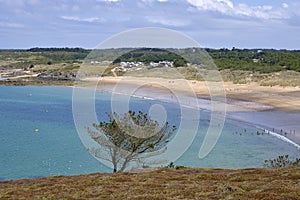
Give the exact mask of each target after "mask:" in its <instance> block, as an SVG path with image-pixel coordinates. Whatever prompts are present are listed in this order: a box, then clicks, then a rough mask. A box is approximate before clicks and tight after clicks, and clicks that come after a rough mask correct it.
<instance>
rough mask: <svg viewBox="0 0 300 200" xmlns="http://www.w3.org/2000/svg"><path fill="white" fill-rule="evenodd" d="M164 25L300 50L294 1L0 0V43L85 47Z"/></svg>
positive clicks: (212, 42)
mask: <svg viewBox="0 0 300 200" xmlns="http://www.w3.org/2000/svg"><path fill="white" fill-rule="evenodd" d="M143 27H163V28H169V29H172V30H176V31H180V32H182V33H184V34H186V35H188V36H189V37H192V38H193V39H195V40H196V41H197V42H199V44H200V45H201V46H202V47H212V48H223V47H225V48H232V47H238V48H276V49H281V48H286V49H300V1H299V0H252V1H251V0H249V1H248V0H173V1H171V0H136V1H132V0H82V1H80V0H60V1H58V0H0V41H1V42H0V48H2V49H3V48H30V47H36V46H39V47H84V48H94V47H95V46H97V45H98V44H99V43H100V42H102V41H103V40H105V39H107V38H109V37H111V36H112V35H115V34H117V33H119V32H122V31H126V30H128V29H133V28H143Z"/></svg>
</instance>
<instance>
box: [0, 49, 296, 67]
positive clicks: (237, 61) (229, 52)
mask: <svg viewBox="0 0 300 200" xmlns="http://www.w3.org/2000/svg"><path fill="white" fill-rule="evenodd" d="M176 54H177V55H176ZM208 55H209V56H210V57H209V56H208ZM32 56H35V57H32ZM29 57H31V59H30V62H34V63H33V64H47V63H48V64H49V63H60V62H80V61H82V60H84V59H87V60H94V61H113V62H114V63H118V62H121V61H140V62H146V63H149V62H151V61H153V62H157V61H174V62H175V61H176V66H180V65H183V66H184V65H185V64H186V63H187V62H189V63H192V64H203V65H205V64H207V63H208V62H210V61H211V59H213V61H214V63H215V64H216V65H217V67H218V68H219V69H220V70H222V69H231V70H245V71H258V72H261V73H269V72H277V71H285V70H293V71H298V72H300V50H285V49H283V50H276V49H237V48H232V49H225V48H223V49H210V48H206V49H200V48H186V49H163V50H160V49H153V48H152V49H151V48H143V49H133V48H132V49H130V48H124V49H123V48H120V49H101V50H93V51H92V50H88V49H83V48H67V47H66V48H37V47H36V48H31V49H27V50H0V59H6V58H11V59H20V58H21V59H22V60H25V62H26V61H27V60H26V58H29Z"/></svg>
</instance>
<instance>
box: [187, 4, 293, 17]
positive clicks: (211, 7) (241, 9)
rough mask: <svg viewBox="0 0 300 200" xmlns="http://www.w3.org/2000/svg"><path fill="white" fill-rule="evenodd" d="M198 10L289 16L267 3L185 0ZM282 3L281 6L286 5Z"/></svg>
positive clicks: (251, 15)
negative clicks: (256, 4) (250, 3)
mask: <svg viewBox="0 0 300 200" xmlns="http://www.w3.org/2000/svg"><path fill="white" fill-rule="evenodd" d="M187 2H188V3H189V4H191V5H193V6H195V7H196V8H197V9H198V10H203V11H215V12H219V13H222V14H225V15H229V16H242V17H254V18H259V19H285V18H288V17H289V16H288V15H287V13H286V12H283V11H282V9H281V8H274V7H272V6H269V5H262V6H249V5H247V4H242V3H240V4H237V5H234V3H233V2H232V1H230V0H187ZM287 6H288V5H287V4H283V7H285V8H286V7H287Z"/></svg>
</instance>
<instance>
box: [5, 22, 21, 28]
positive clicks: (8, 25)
mask: <svg viewBox="0 0 300 200" xmlns="http://www.w3.org/2000/svg"><path fill="white" fill-rule="evenodd" d="M0 27H6V28H23V27H24V25H23V24H18V23H10V22H0Z"/></svg>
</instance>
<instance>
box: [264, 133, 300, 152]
mask: <svg viewBox="0 0 300 200" xmlns="http://www.w3.org/2000/svg"><path fill="white" fill-rule="evenodd" d="M264 131H265V133H269V134H270V135H272V136H274V137H276V138H278V139H280V140H282V141H285V142H288V143H290V144H292V145H293V146H295V147H296V148H297V149H298V150H300V145H299V144H297V143H295V142H293V141H292V140H290V139H288V138H287V137H284V136H282V135H280V134H278V133H275V132H272V131H269V130H267V129H264Z"/></svg>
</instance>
